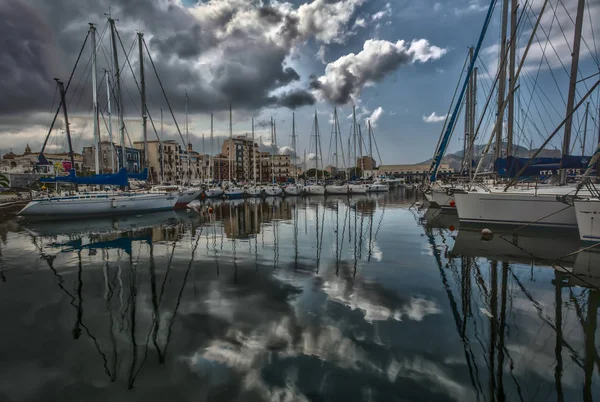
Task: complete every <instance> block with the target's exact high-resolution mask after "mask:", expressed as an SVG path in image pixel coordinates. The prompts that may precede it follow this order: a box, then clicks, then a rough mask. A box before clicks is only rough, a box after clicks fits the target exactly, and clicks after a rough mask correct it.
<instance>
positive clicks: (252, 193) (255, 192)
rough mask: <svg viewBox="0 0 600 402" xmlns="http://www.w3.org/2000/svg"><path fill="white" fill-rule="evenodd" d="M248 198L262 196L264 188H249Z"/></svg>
mask: <svg viewBox="0 0 600 402" xmlns="http://www.w3.org/2000/svg"><path fill="white" fill-rule="evenodd" d="M245 193H246V195H247V196H248V197H252V198H256V197H260V196H262V188H260V187H251V188H247V189H246V191H245Z"/></svg>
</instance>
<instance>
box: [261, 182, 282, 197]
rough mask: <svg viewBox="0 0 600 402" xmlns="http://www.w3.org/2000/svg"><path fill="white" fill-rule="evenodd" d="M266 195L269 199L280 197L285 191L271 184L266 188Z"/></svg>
mask: <svg viewBox="0 0 600 402" xmlns="http://www.w3.org/2000/svg"><path fill="white" fill-rule="evenodd" d="M264 191H265V195H266V196H269V197H273V196H278V195H281V194H283V189H282V188H281V187H279V186H278V185H275V184H271V185H268V186H265V187H264Z"/></svg>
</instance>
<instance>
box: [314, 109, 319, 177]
mask: <svg viewBox="0 0 600 402" xmlns="http://www.w3.org/2000/svg"><path fill="white" fill-rule="evenodd" d="M319 142H320V139H319V120H317V111H316V110H315V167H316V169H317V171H316V172H315V178H316V180H317V183H316V184H319V148H320V146H319Z"/></svg>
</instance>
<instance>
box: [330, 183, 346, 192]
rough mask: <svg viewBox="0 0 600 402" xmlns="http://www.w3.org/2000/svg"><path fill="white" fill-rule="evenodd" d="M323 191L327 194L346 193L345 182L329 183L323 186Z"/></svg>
mask: <svg viewBox="0 0 600 402" xmlns="http://www.w3.org/2000/svg"><path fill="white" fill-rule="evenodd" d="M325 192H326V193H327V194H348V192H349V190H348V185H347V184H330V185H328V186H325Z"/></svg>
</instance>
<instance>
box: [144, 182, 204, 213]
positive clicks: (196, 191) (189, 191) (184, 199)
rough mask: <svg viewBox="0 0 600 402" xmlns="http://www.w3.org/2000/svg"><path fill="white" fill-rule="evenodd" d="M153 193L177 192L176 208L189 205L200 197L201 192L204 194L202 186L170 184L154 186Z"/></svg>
mask: <svg viewBox="0 0 600 402" xmlns="http://www.w3.org/2000/svg"><path fill="white" fill-rule="evenodd" d="M150 192H151V193H174V194H177V195H178V197H177V202H176V203H175V206H174V208H175V209H182V208H185V207H186V206H187V204H189V203H190V202H192V201H194V200H196V199H198V197H200V194H202V190H201V189H200V188H194V187H190V188H186V187H181V186H175V185H173V186H169V185H159V186H153V187H152V189H151V190H150Z"/></svg>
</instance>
